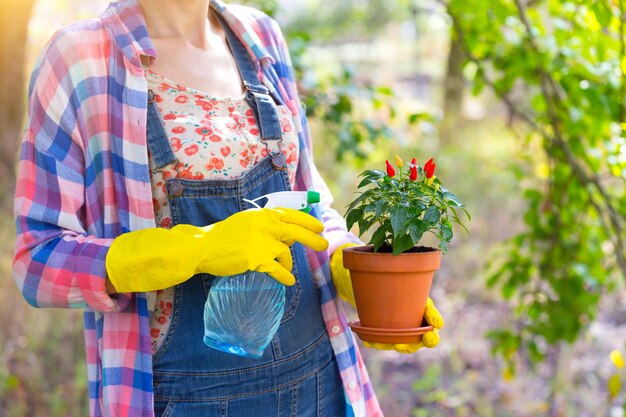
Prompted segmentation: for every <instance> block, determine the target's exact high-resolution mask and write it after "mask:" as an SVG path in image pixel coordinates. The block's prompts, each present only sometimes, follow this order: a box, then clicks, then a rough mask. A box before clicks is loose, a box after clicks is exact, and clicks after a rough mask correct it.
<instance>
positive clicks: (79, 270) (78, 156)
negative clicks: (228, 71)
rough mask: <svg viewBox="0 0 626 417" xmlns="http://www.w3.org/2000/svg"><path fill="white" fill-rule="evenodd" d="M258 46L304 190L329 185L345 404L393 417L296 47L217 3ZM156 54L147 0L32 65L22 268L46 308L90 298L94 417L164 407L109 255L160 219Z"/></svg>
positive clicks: (255, 16) (23, 171) (137, 305)
mask: <svg viewBox="0 0 626 417" xmlns="http://www.w3.org/2000/svg"><path fill="white" fill-rule="evenodd" d="M212 6H214V7H215V8H216V9H217V10H219V11H220V12H221V13H222V15H223V16H224V18H225V19H226V21H227V22H228V24H229V25H230V26H231V27H232V28H233V29H234V31H235V33H236V34H237V35H238V36H239V37H240V38H241V40H242V41H243V42H244V44H245V45H247V47H248V48H249V52H250V54H251V56H252V57H253V58H254V61H255V63H256V65H257V68H258V72H259V78H260V79H261V80H262V82H263V83H264V84H265V85H266V86H267V87H268V88H269V89H270V91H271V92H272V94H273V96H274V97H275V98H276V99H277V100H279V101H281V104H285V105H287V106H288V107H289V109H290V110H291V112H292V114H293V117H294V120H295V121H296V126H297V129H298V136H299V142H300V148H301V151H300V160H299V162H298V171H297V178H296V189H299V190H306V189H310V188H314V189H316V190H318V191H321V192H322V196H323V197H322V203H321V204H320V205H319V208H318V209H315V210H314V214H315V215H316V216H317V217H318V218H320V219H321V220H322V221H323V223H324V225H325V232H324V235H325V237H326V238H327V239H328V240H329V242H330V248H329V251H328V252H324V253H316V252H313V251H310V250H309V251H308V257H309V261H310V264H311V267H312V269H313V275H314V277H315V278H316V279H317V281H318V283H319V285H320V287H321V298H322V312H323V316H324V320H325V323H326V327H327V329H328V333H329V335H330V337H331V342H332V346H333V349H334V351H335V355H336V357H337V361H338V364H339V369H340V371H341V376H342V379H343V383H344V388H345V392H346V394H347V399H348V402H349V407H348V415H354V416H382V412H381V411H380V408H379V405H378V401H377V399H376V396H375V395H374V393H373V390H372V386H371V384H370V381H369V378H368V375H367V371H366V369H365V366H364V365H363V361H362V359H361V355H360V353H359V350H358V347H357V345H356V343H355V340H354V336H353V334H352V332H351V331H350V329H349V327H348V326H347V323H346V318H345V315H344V314H343V311H342V309H341V306H340V304H339V301H338V298H337V294H336V291H335V288H334V286H333V284H332V280H331V279H330V271H329V267H328V256H329V253H332V251H333V250H334V249H335V248H337V247H338V246H339V245H341V244H343V243H347V242H358V239H357V238H356V237H355V236H353V235H352V234H350V233H349V232H348V231H347V230H346V225H345V222H344V220H343V219H342V217H341V216H340V215H339V214H338V213H337V212H336V211H335V210H333V209H331V208H330V204H331V202H332V197H331V195H330V193H329V191H328V188H327V187H326V185H325V184H324V182H323V181H322V179H321V178H320V176H319V173H318V171H317V169H316V167H315V165H314V163H313V159H312V155H311V139H310V136H309V130H308V127H307V121H306V117H305V114H304V112H303V111H302V108H301V106H300V102H299V98H298V93H297V90H296V84H295V80H294V75H293V70H292V66H291V61H290V58H289V53H288V50H287V47H286V45H285V41H284V38H283V36H282V34H281V32H280V29H279V28H278V26H277V24H276V22H275V21H273V20H272V19H271V18H269V17H268V16H266V15H264V14H263V13H261V12H259V11H257V10H254V9H251V8H248V7H243V6H234V5H224V4H222V3H220V2H219V1H212ZM141 55H146V56H148V57H151V58H152V59H155V58H156V51H155V49H154V46H153V44H152V41H151V40H150V37H149V35H148V32H147V29H146V25H145V21H144V17H143V14H142V11H141V7H140V6H139V4H138V2H137V0H123V1H120V2H117V3H112V4H111V6H110V7H109V8H108V9H107V10H106V11H105V12H104V13H103V14H102V15H101V16H100V17H98V18H94V19H89V20H85V21H81V22H78V23H76V24H73V25H71V26H69V27H67V28H65V29H62V30H61V31H59V32H57V33H56V34H55V35H54V36H53V38H52V39H51V40H50V42H49V43H48V45H47V46H46V48H45V49H44V51H43V52H42V54H41V56H40V58H39V59H38V61H37V63H36V64H35V68H34V70H33V73H32V77H31V81H30V86H29V103H28V124H27V128H26V131H25V134H24V139H23V145H22V150H21V156H20V162H19V173H18V180H17V187H16V189H17V191H16V195H15V217H16V223H17V238H16V244H15V258H14V263H13V271H14V277H15V280H16V282H17V285H18V286H19V288H20V290H21V292H22V294H23V295H24V298H25V299H26V301H28V302H29V303H30V304H31V305H33V306H35V307H72V308H82V309H84V317H85V342H86V353H87V362H88V377H89V397H90V415H91V416H92V417H99V416H106V417H137V416H141V417H144V416H145V417H149V416H153V414H154V412H153V396H152V356H151V353H150V323H149V313H148V302H147V299H148V298H147V297H148V294H146V293H133V294H118V295H116V296H113V297H110V296H109V295H107V292H106V289H105V278H106V269H105V262H104V261H105V257H106V254H107V251H108V248H109V246H110V244H111V242H112V241H113V239H114V238H115V237H116V236H118V235H120V234H121V233H125V232H128V231H133V230H139V229H143V228H148V227H155V221H154V209H153V205H152V193H151V188H150V175H149V171H148V155H147V147H146V109H147V107H146V105H147V83H146V79H145V76H144V72H143V69H142V65H141V60H140V57H141Z"/></svg>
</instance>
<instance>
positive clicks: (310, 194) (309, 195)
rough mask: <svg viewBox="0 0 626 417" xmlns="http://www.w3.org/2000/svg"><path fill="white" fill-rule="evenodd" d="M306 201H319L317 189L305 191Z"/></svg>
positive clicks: (310, 202)
mask: <svg viewBox="0 0 626 417" xmlns="http://www.w3.org/2000/svg"><path fill="white" fill-rule="evenodd" d="M306 202H307V203H308V204H313V203H319V202H320V193H318V192H317V191H310V190H309V191H307V192H306Z"/></svg>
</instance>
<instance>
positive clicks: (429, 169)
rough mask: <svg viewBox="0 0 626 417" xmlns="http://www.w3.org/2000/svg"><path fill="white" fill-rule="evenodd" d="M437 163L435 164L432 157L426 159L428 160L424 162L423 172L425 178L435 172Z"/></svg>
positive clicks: (430, 176)
mask: <svg viewBox="0 0 626 417" xmlns="http://www.w3.org/2000/svg"><path fill="white" fill-rule="evenodd" d="M436 165H437V164H435V161H434V159H433V158H430V159H429V160H428V162H426V163H425V164H424V173H425V175H426V178H432V177H433V174H434V173H435V166H436Z"/></svg>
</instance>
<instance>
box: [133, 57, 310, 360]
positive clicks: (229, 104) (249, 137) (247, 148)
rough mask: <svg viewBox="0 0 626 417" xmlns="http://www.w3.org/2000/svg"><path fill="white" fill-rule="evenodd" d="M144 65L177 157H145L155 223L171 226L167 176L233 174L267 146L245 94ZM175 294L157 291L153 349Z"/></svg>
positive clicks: (294, 153) (285, 113) (284, 113)
mask: <svg viewBox="0 0 626 417" xmlns="http://www.w3.org/2000/svg"><path fill="white" fill-rule="evenodd" d="M145 71H146V79H147V81H148V88H149V89H150V90H152V92H153V93H154V98H155V101H156V103H157V108H158V109H159V113H160V114H161V119H162V121H163V126H164V128H165V132H166V134H167V136H168V138H169V140H170V145H171V146H172V151H173V152H174V156H176V159H177V162H174V163H172V164H170V165H168V166H166V167H164V168H162V169H160V170H158V169H157V168H156V167H155V164H154V161H153V160H152V157H150V159H149V163H150V178H151V184H152V195H153V200H152V203H153V205H154V213H155V219H156V224H157V226H160V227H165V228H169V227H171V225H172V217H171V213H170V208H169V204H168V200H167V191H166V187H165V180H167V179H169V178H187V179H194V180H203V179H229V178H236V177H239V176H241V175H242V174H243V173H244V172H246V171H247V170H248V169H250V168H251V167H252V166H254V165H255V164H257V163H258V162H259V161H260V160H261V159H263V158H264V157H266V156H267V149H265V146H264V145H263V144H262V143H261V141H260V138H259V128H258V126H257V123H256V119H255V118H254V113H253V111H252V109H251V108H250V106H249V104H248V102H247V101H246V99H245V97H244V96H243V95H241V96H239V97H230V96H225V97H213V96H210V95H207V94H206V93H203V92H201V91H198V90H194V89H192V88H189V87H185V86H181V85H179V84H176V83H174V82H172V81H170V80H168V79H167V78H165V77H163V76H162V75H160V74H158V73H156V72H154V71H152V70H150V69H149V68H145ZM277 111H278V119H279V121H280V125H281V127H282V131H283V142H282V144H281V148H282V152H283V154H284V155H285V158H286V160H287V172H288V174H289V181H290V183H291V187H292V188H293V187H294V185H295V177H296V168H297V162H298V137H297V134H296V131H295V128H294V125H293V120H292V118H291V113H290V112H289V110H288V109H287V108H286V107H285V106H277ZM270 146H272V145H271V144H270ZM274 146H275V145H274ZM173 298H174V291H173V288H167V289H165V290H160V291H157V294H156V302H155V304H154V313H153V315H152V320H151V324H150V336H151V340H152V353H153V354H154V353H155V352H156V351H157V350H158V348H159V347H160V345H161V343H162V342H163V339H164V338H165V335H166V334H167V330H168V328H169V325H170V321H171V318H172V307H173Z"/></svg>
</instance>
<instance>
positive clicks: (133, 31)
mask: <svg viewBox="0 0 626 417" xmlns="http://www.w3.org/2000/svg"><path fill="white" fill-rule="evenodd" d="M211 7H213V8H214V9H215V10H216V11H217V12H218V13H220V14H221V15H222V17H223V18H224V20H225V21H226V23H227V24H228V25H229V26H230V28H231V29H232V30H233V32H235V35H237V37H238V38H239V39H240V40H241V41H242V42H243V44H244V45H245V46H246V48H247V49H248V52H249V53H250V55H251V56H253V57H256V59H257V60H259V61H260V60H263V59H267V60H269V61H270V62H271V63H273V62H274V58H273V57H272V56H271V55H270V53H269V52H268V51H267V49H266V48H265V47H264V46H263V44H262V43H261V40H260V39H259V36H258V35H257V33H256V32H255V31H254V30H253V28H252V25H253V24H254V21H252V19H249V20H248V21H247V20H244V18H240V16H239V15H238V14H236V13H234V11H233V10H232V9H233V6H229V5H226V4H224V3H223V2H222V1H220V0H211ZM235 7H236V6H235ZM102 20H103V23H104V24H105V25H106V26H107V27H109V28H110V30H111V32H112V35H113V37H114V38H115V40H116V42H117V44H118V45H119V47H120V48H121V49H122V52H123V54H124V55H125V56H126V57H127V58H128V60H129V61H130V62H131V63H133V64H134V65H136V66H140V65H141V60H140V57H141V55H146V56H148V57H150V58H151V59H153V60H154V59H156V57H157V53H156V50H155V48H154V44H153V43H152V39H150V35H149V34H148V29H147V28H146V21H145V19H144V15H143V10H142V8H141V5H140V4H139V1H138V0H120V1H117V2H115V3H111V4H110V5H109V8H108V9H107V10H106V11H105V12H104V14H103V15H102Z"/></svg>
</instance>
